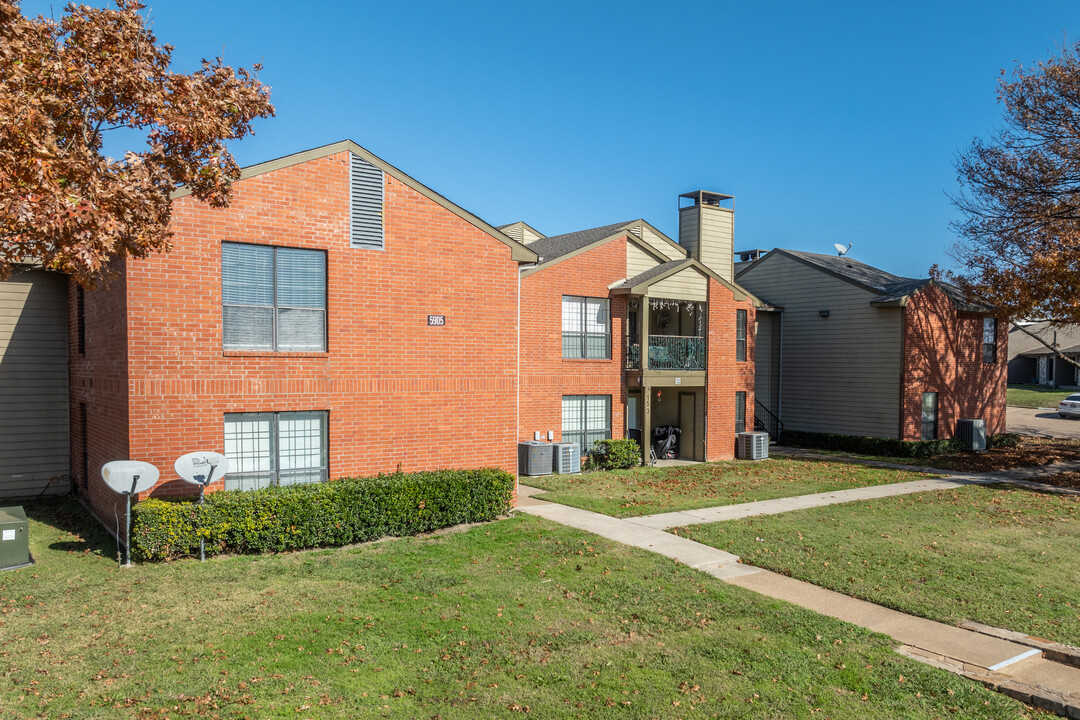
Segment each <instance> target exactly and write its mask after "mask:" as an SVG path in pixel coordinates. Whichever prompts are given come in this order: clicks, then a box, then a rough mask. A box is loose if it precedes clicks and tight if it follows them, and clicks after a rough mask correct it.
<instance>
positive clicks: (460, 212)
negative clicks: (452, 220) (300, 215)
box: [171, 140, 536, 262]
mask: <svg viewBox="0 0 1080 720" xmlns="http://www.w3.org/2000/svg"><path fill="white" fill-rule="evenodd" d="M346 150H347V151H349V152H351V153H353V154H354V155H358V156H360V157H362V158H363V159H364V160H366V161H367V162H369V163H371V164H372V165H374V166H375V167H377V168H380V169H381V170H382V171H383V172H385V173H386V174H387V175H390V176H391V177H393V178H394V179H396V180H398V181H399V182H401V183H403V184H404V185H407V186H409V187H411V188H412V189H413V190H415V191H416V192H418V193H420V194H421V195H423V196H424V197H426V198H427V199H428V200H431V201H432V202H434V203H435V204H436V205H440V206H442V207H443V208H445V209H447V210H449V211H450V212H452V213H454V214H455V215H457V216H458V217H460V218H461V219H462V220H465V221H466V222H468V223H470V224H472V225H474V226H475V227H477V228H479V229H480V230H483V231H484V232H486V233H487V234H488V235H490V236H491V237H493V238H495V239H496V240H498V241H499V242H501V243H502V244H504V245H506V246H507V247H509V248H510V257H511V258H512V259H514V260H517V261H519V262H535V261H536V253H534V252H533V251H532V250H530V249H529V248H527V247H525V246H524V245H522V244H521V243H519V242H517V241H516V240H514V239H513V238H511V237H510V236H508V235H506V234H505V233H503V232H501V231H500V230H499V229H498V228H496V227H495V226H493V225H491V224H489V223H487V222H485V221H484V220H481V219H480V218H478V217H477V216H476V215H473V214H472V213H471V212H469V211H468V210H466V209H464V208H463V207H461V206H460V205H457V204H455V203H453V202H451V201H449V200H447V199H446V198H445V197H443V196H442V195H440V194H439V193H437V192H435V191H434V190H432V189H431V188H429V187H427V186H426V185H424V184H422V183H420V182H418V181H416V180H414V179H413V178H411V177H409V176H408V175H406V174H405V173H403V172H402V171H401V170H398V169H397V168H396V167H394V166H393V165H391V164H390V163H388V162H386V161H385V160H383V159H382V158H380V157H379V156H377V155H375V154H374V153H372V152H371V151H369V150H366V149H365V148H363V147H361V146H359V145H357V144H356V143H354V142H353V141H352V140H340V141H338V142H336V143H331V144H330V145H323V146H322V147H317V148H312V149H311V150H304V151H303V152H298V153H293V154H292V155H286V156H285V157H280V158H277V159H276V160H268V161H266V162H263V163H259V164H257V165H248V166H247V167H245V168H243V169H242V170H241V171H240V179H241V180H247V179H248V178H251V177H255V176H256V175H264V174H266V173H269V172H273V171H275V170H280V169H282V168H286V167H291V166H293V165H299V164H301V163H305V162H310V161H311V160H318V159H319V158H324V157H327V156H330V155H335V154H337V153H339V152H345V151H346ZM190 194H191V190H190V189H189V188H186V187H182V188H179V189H177V190H176V191H175V192H173V194H172V196H171V197H172V199H173V200H176V199H177V198H182V197H185V196H186V195H190Z"/></svg>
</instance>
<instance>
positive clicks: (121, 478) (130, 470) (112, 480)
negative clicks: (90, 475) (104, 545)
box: [101, 460, 161, 565]
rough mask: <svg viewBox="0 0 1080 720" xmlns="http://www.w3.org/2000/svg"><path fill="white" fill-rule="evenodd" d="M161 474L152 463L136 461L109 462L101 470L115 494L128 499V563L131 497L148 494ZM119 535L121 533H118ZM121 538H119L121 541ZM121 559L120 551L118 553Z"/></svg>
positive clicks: (129, 556) (128, 554)
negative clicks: (142, 493) (143, 493)
mask: <svg viewBox="0 0 1080 720" xmlns="http://www.w3.org/2000/svg"><path fill="white" fill-rule="evenodd" d="M160 476H161V473H160V472H158V469H157V468H156V467H154V466H153V465H151V464H150V463H145V462H138V461H136V460H113V461H112V462H107V463H105V465H103V466H102V468H101V477H102V479H103V480H105V484H106V485H108V486H109V488H110V489H111V490H112V491H113V492H115V493H119V494H121V495H123V496H124V497H126V498H127V516H126V517H127V528H126V530H125V535H124V537H126V538H127V547H126V548H125V550H126V552H127V562H125V563H124V564H125V565H130V564H131V496H132V495H138V494H139V493H141V492H146V491H147V490H149V489H150V488H152V487H154V485H156V484H157V481H158V478H159V477H160ZM118 534H119V532H118ZM119 539H120V538H117V540H118V541H119ZM116 556H117V558H118V559H119V557H120V550H119V548H118V549H117V551H116Z"/></svg>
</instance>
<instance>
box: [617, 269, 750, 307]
mask: <svg viewBox="0 0 1080 720" xmlns="http://www.w3.org/2000/svg"><path fill="white" fill-rule="evenodd" d="M687 268H693V269H694V270H697V271H699V272H701V273H702V274H703V275H707V276H708V277H711V278H713V279H714V280H716V281H717V282H718V283H720V284H721V285H723V286H724V287H726V288H727V289H728V290H730V291H731V293H732V295H733V296H734V298H735V300H738V301H741V300H746V299H747V298H750V300H751V301H752V302H753V303H754V304H755V305H758V304H760V301H759V300H758V299H757V298H756V297H754V296H753V295H751V294H750V293H749V292H747V291H746V290H745V289H743V288H741V287H739V286H738V285H735V284H734V283H730V282H728V281H727V280H725V279H724V278H722V277H720V276H719V275H717V274H716V273H715V272H713V271H712V270H710V269H709V267H708V266H707V265H704V264H702V263H700V262H698V261H697V260H695V259H693V258H685V259H683V260H670V261H668V262H666V263H661V264H660V265H657V266H655V267H651V268H649V269H648V270H646V271H645V272H643V273H639V274H638V275H635V276H634V277H632V278H627V279H626V280H623V281H622V282H621V283H619V284H618V285H616V286H615V287H613V288H611V291H612V293H614V294H616V295H622V294H629V295H641V294H644V292H645V291H646V290H647V289H648V287H649V286H650V285H653V284H655V283H658V282H660V281H661V280H665V279H667V278H669V277H671V276H672V275H675V274H677V273H680V272H682V271H683V270H686V269H687Z"/></svg>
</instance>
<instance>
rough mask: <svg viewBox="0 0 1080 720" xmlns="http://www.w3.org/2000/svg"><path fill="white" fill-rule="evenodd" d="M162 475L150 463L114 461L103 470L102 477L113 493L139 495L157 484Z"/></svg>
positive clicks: (106, 464)
mask: <svg viewBox="0 0 1080 720" xmlns="http://www.w3.org/2000/svg"><path fill="white" fill-rule="evenodd" d="M160 476H161V473H159V472H158V469H157V468H156V467H154V466H153V465H151V464H150V463H145V462H138V461H135V460H113V461H112V462H109V463H105V465H104V466H103V467H102V468H101V477H102V478H104V480H105V484H106V485H108V486H109V487H110V488H111V489H112V491H113V492H115V493H120V494H121V495H137V494H139V493H141V492H146V491H147V490H149V489H150V488H152V487H154V485H156V484H157V481H158V478H159V477H160Z"/></svg>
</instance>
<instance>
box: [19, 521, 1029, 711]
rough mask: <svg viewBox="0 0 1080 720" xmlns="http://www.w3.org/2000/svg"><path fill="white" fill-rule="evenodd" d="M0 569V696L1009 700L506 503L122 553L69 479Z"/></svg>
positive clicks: (706, 702) (176, 705)
mask: <svg viewBox="0 0 1080 720" xmlns="http://www.w3.org/2000/svg"><path fill="white" fill-rule="evenodd" d="M28 510H29V515H30V516H31V518H32V523H31V530H30V532H31V542H32V544H33V552H34V554H35V557H36V558H37V560H38V564H37V565H36V566H34V567H32V568H28V569H25V570H18V571H13V572H10V573H0V623H2V625H0V635H2V636H3V638H4V643H3V647H0V717H19V718H22V717H48V718H67V717H72V718H132V717H134V718H143V719H146V720H149V718H160V717H165V716H168V717H172V718H177V717H207V718H231V717H238V716H241V717H258V718H265V717H290V718H293V717H295V718H356V717H364V718H432V717H439V718H481V717H484V718H488V717H517V716H518V715H524V714H525V713H531V714H532V715H533V716H534V717H541V718H550V717H582V718H584V717H588V718H610V717H624V718H625V717H661V718H676V717H691V716H700V717H750V718H776V717H785V718H786V717H792V718H811V717H831V718H851V719H853V720H867V719H868V718H890V719H892V718H901V719H905V718H927V719H929V718H940V717H950V716H958V717H973V716H978V717H983V718H1006V717H1026V716H1027V715H1028V711H1027V709H1026V708H1025V707H1024V706H1023V705H1021V704H1019V703H1017V702H1015V701H1012V700H1010V699H1008V698H1006V697H1004V696H1001V695H997V694H995V693H993V692H990V691H989V690H986V689H984V688H983V687H981V686H979V685H978V684H976V683H972V682H969V681H966V680H964V679H962V678H959V677H956V676H953V675H950V674H948V673H945V672H943V671H939V670H936V669H933V668H930V667H927V666H924V665H919V664H917V663H914V662H912V661H910V660H908V659H906V658H903V657H901V656H899V655H897V654H896V653H894V652H893V650H892V648H893V645H894V643H892V642H891V641H890V640H889V639H888V638H885V637H883V636H880V635H874V634H872V633H870V632H867V631H863V630H861V629H859V628H856V627H853V626H849V625H845V624H843V623H840V622H837V621H835V620H832V619H830V618H826V617H823V616H820V615H816V614H814V613H811V612H809V611H805V610H802V609H800V608H796V607H794V606H790V605H787V604H784V603H780V602H777V601H772V600H768V599H766V598H763V597H761V596H759V595H756V594H754V593H751V592H748V591H745V590H742V589H740V588H737V587H733V586H728V585H724V584H723V583H721V582H720V581H717V580H715V579H713V578H710V577H708V576H706V575H704V574H701V573H698V572H696V571H694V570H691V569H688V568H685V567H681V566H678V565H676V564H675V563H673V562H671V561H668V560H666V559H664V558H661V557H658V556H655V555H651V554H649V553H645V552H642V551H638V550H633V549H631V548H628V547H626V546H621V545H618V544H615V543H611V542H608V541H606V540H603V539H601V538H597V537H595V536H590V535H586V534H584V533H579V532H576V531H573V530H569V529H566V528H562V527H560V526H557V525H554V524H551V523H548V522H546V521H543V520H540V519H537V518H529V517H519V518H515V519H511V520H504V521H500V522H497V523H491V524H486V525H481V526H476V527H473V528H471V529H468V530H467V531H465V532H457V533H445V534H441V535H437V536H430V537H416V538H402V539H394V540H387V541H381V542H377V543H372V544H368V545H363V546H354V547H349V548H337V549H333V550H314V551H306V552H297V553H291V554H284V555H271V556H234V557H220V558H215V559H212V560H210V561H208V562H206V563H202V564H200V563H198V562H196V561H181V562H176V563H166V564H159V565H144V566H137V567H134V568H130V569H126V570H121V569H119V568H117V567H116V564H115V562H113V560H112V555H113V546H112V543H111V541H108V540H106V539H105V538H104V537H103V536H102V534H101V533H99V532H97V531H93V530H87V528H92V527H93V524H92V523H93V521H92V520H90V519H89V518H88V517H86V515H85V514H84V513H83V512H82V511H81V509H80V508H78V506H75V505H74V504H73V503H71V502H70V501H60V502H43V503H38V504H35V505H33V506H31V507H30V508H28Z"/></svg>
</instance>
